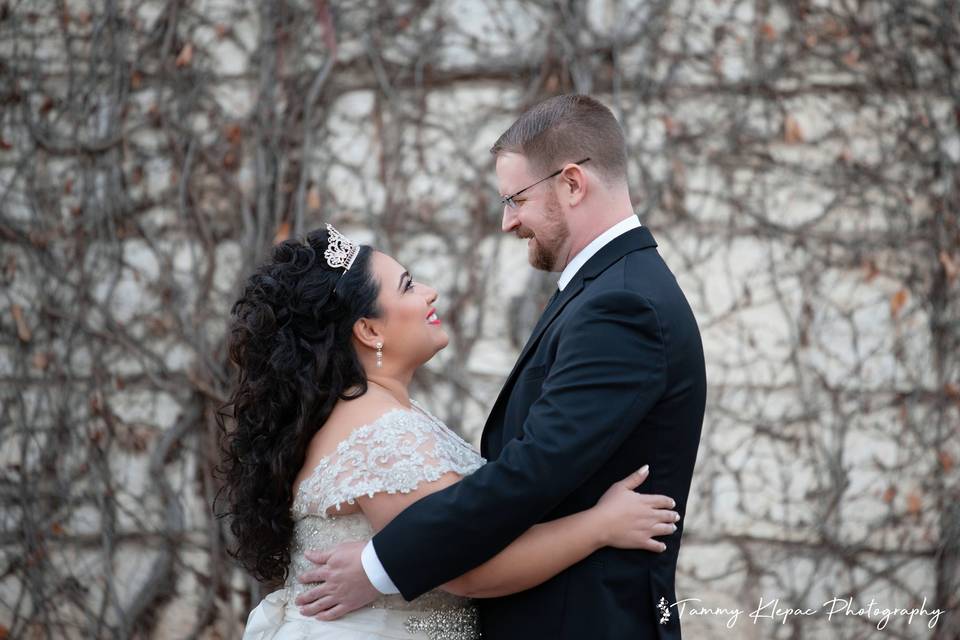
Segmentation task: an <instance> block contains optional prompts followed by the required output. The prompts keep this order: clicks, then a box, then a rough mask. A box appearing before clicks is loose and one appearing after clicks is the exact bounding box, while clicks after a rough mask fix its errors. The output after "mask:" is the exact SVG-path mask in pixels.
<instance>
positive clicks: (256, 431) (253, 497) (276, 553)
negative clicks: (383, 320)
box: [215, 229, 381, 583]
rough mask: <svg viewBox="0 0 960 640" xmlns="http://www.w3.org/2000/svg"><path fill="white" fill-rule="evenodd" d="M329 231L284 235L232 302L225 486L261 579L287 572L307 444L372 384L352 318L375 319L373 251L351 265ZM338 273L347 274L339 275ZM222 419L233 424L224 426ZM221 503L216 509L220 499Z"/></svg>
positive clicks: (241, 548)
mask: <svg viewBox="0 0 960 640" xmlns="http://www.w3.org/2000/svg"><path fill="white" fill-rule="evenodd" d="M327 241H328V234H327V231H326V229H317V230H314V231H311V232H310V233H308V234H307V237H306V241H302V240H286V241H284V242H281V243H280V244H278V245H276V246H275V247H274V249H273V254H272V256H271V258H270V259H269V260H268V261H267V262H265V263H264V264H263V265H261V266H260V267H259V268H258V269H257V270H256V272H255V273H254V274H253V275H251V276H250V278H249V279H248V280H247V282H246V284H245V286H244V288H243V293H242V294H241V296H240V298H239V299H238V300H237V301H236V302H235V303H234V305H233V308H232V309H231V312H230V313H231V318H232V320H231V325H230V331H229V343H228V349H229V355H230V360H231V361H232V362H233V363H234V364H235V365H236V366H237V368H238V369H239V376H238V380H237V384H236V387H235V389H234V391H233V393H232V395H231V397H230V399H229V400H228V402H227V403H226V404H224V405H223V406H221V407H220V410H219V411H218V412H217V421H218V423H219V424H220V428H221V434H222V438H223V440H222V459H221V464H220V466H219V470H220V473H221V475H222V477H223V480H224V484H223V487H222V489H221V494H220V495H219V496H218V498H220V497H223V498H225V499H226V502H227V510H226V511H224V512H222V513H220V514H219V515H221V516H228V517H229V518H230V530H231V531H232V532H233V535H234V536H235V537H236V547H235V549H231V554H232V555H233V556H234V557H235V558H236V559H237V561H238V562H239V563H240V564H241V565H242V566H243V567H244V568H245V569H247V570H248V571H249V572H250V573H251V574H253V576H254V577H256V578H257V579H258V580H260V581H262V582H266V583H276V582H278V581H282V580H285V579H286V577H287V568H288V565H289V564H290V542H291V538H292V536H293V518H292V515H291V513H290V507H291V505H292V503H293V481H294V479H295V478H296V476H297V474H298V472H299V471H300V469H301V467H302V466H303V464H304V461H305V459H306V453H307V446H308V444H309V443H310V440H311V438H313V436H314V435H315V434H316V432H317V431H318V430H319V429H320V427H321V426H322V425H323V423H324V422H326V420H327V418H328V417H329V416H330V413H331V412H332V411H333V407H334V405H335V404H336V402H337V400H339V399H345V400H349V399H352V398H357V397H359V396H361V395H363V394H364V393H366V391H367V381H366V376H365V374H364V370H363V367H362V366H361V364H360V360H359V358H358V356H357V353H356V350H355V349H354V347H353V344H352V341H351V336H352V328H353V325H354V323H355V322H356V321H357V320H358V319H360V318H375V317H379V316H380V314H381V310H380V309H379V307H378V306H377V296H378V295H379V291H380V287H379V285H378V283H377V281H376V280H375V279H374V278H373V275H372V273H371V267H370V256H371V254H372V251H373V250H372V249H371V248H370V247H368V246H366V245H363V246H361V247H360V252H359V254H358V255H357V258H356V260H355V261H354V263H353V265H352V266H351V268H350V269H349V271H346V272H344V270H343V269H334V268H331V267H330V266H329V265H328V264H327V261H326V259H325V258H324V256H323V252H324V250H325V249H326V247H327ZM341 274H342V277H341ZM224 417H229V418H232V420H233V422H234V423H235V426H234V428H233V429H232V430H229V429H227V427H226V425H225V422H224V419H223V418H224ZM215 508H216V507H215Z"/></svg>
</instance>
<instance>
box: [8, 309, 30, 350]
mask: <svg viewBox="0 0 960 640" xmlns="http://www.w3.org/2000/svg"><path fill="white" fill-rule="evenodd" d="M11 311H13V321H14V322H15V323H16V324H17V337H18V338H20V341H21V342H30V338H31V336H32V335H33V334H32V333H31V332H30V327H28V326H27V320H26V318H24V317H23V307H21V306H20V305H18V304H16V303H14V304H13V306H12V307H11Z"/></svg>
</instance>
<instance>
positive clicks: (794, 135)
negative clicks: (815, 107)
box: [783, 113, 803, 144]
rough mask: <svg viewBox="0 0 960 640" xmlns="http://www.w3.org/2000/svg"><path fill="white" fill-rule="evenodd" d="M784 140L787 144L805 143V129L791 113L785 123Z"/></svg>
mask: <svg viewBox="0 0 960 640" xmlns="http://www.w3.org/2000/svg"><path fill="white" fill-rule="evenodd" d="M783 140H784V142H786V143H787V144H799V143H801V142H803V129H801V128H800V122H799V121H798V120H797V119H796V118H795V117H794V116H793V115H792V114H789V113H788V114H787V117H786V118H785V119H784V121H783Z"/></svg>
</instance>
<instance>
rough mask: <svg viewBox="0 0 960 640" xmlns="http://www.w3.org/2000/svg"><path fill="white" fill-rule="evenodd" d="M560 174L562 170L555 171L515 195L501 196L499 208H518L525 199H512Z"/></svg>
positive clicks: (586, 159) (581, 161)
mask: <svg viewBox="0 0 960 640" xmlns="http://www.w3.org/2000/svg"><path fill="white" fill-rule="evenodd" d="M589 160H590V158H584V159H583V160H577V161H576V162H574V163H573V164H584V163H585V162H588V161H589ZM562 172H563V168H560V169H557V170H556V171H554V172H553V173H551V174H550V175H548V176H547V177H546V178H541V179H540V180H537V181H536V182H534V183H533V184H531V185H529V186H526V187H524V188H523V189H520V191H517V192H516V193H511V194H510V195H509V196H503V197H502V198H500V206H501V207H502V206H503V205H507V206H508V207H510V208H511V209H516V208H517V207H519V206H520V202H523V201H524V200H525V198H521V199H520V202H517V201H516V200H514V198H516V197H517V196H518V195H520V194H521V193H523V192H524V191H526V190H528V189H533V188H534V187H535V186H537V185H538V184H540V183H541V182H543V181H544V180H549V179H550V178H556V177H557V176H558V175H560V174H561V173H562Z"/></svg>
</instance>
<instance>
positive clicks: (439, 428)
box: [243, 402, 485, 640]
mask: <svg viewBox="0 0 960 640" xmlns="http://www.w3.org/2000/svg"><path fill="white" fill-rule="evenodd" d="M413 407H414V408H413V409H392V410H390V411H388V412H387V413H385V414H383V415H382V416H380V417H379V418H377V419H376V420H375V421H373V422H371V423H369V424H367V425H364V426H362V427H359V428H357V429H355V430H354V431H353V432H352V433H351V434H350V435H349V436H348V437H347V438H345V439H344V440H343V441H342V442H340V443H339V444H338V445H337V448H336V449H335V450H334V452H333V453H331V454H329V455H327V456H325V457H324V458H322V459H321V460H320V462H319V464H317V466H316V467H315V468H314V470H313V472H312V473H311V474H310V476H308V477H307V478H306V479H304V480H303V482H301V483H300V487H299V489H298V490H297V495H296V496H295V497H294V500H293V506H292V508H291V509H292V513H293V519H294V523H295V524H294V535H293V543H292V545H291V549H290V556H291V562H290V567H289V571H288V578H287V580H286V583H285V584H284V586H283V588H281V589H278V590H277V591H274V592H273V593H270V594H269V595H267V596H266V597H265V598H264V599H263V600H262V601H261V602H260V604H259V605H257V607H256V608H255V609H254V610H253V611H251V612H250V616H249V617H248V619H247V626H246V629H245V631H244V635H243V640H307V639H308V638H309V639H311V640H359V639H361V638H396V639H398V640H400V639H403V640H476V639H477V638H479V637H480V631H479V623H478V619H477V612H476V609H475V608H474V607H473V606H472V605H471V603H470V600H469V599H467V598H462V597H459V596H455V595H453V594H450V593H447V592H445V591H440V590H439V589H436V590H433V591H430V592H428V593H425V594H423V595H422V596H420V597H418V598H416V599H414V600H412V601H410V602H407V601H406V600H404V599H403V597H402V596H400V595H386V596H381V597H380V598H379V599H378V600H376V601H375V602H374V603H373V604H371V605H369V606H367V607H364V608H362V609H359V610H357V611H353V612H351V613H348V614H346V615H345V616H343V617H342V618H340V619H339V620H334V621H330V622H325V621H319V620H315V619H313V618H307V617H304V616H302V615H300V613H299V611H298V609H299V608H298V607H297V605H296V604H295V603H294V600H295V598H296V597H297V596H298V595H300V594H301V593H302V592H304V591H307V590H308V589H310V588H312V587H313V586H314V585H304V584H301V583H299V582H298V581H297V576H298V575H300V574H301V573H304V572H305V571H308V570H309V569H312V568H314V567H315V565H314V564H313V563H311V562H310V561H309V560H308V559H307V558H306V557H305V556H304V552H305V551H308V550H313V549H316V550H321V551H322V550H325V549H329V548H331V547H334V546H336V545H338V544H340V543H341V542H350V541H364V540H368V539H370V538H371V537H372V536H373V531H372V529H371V527H370V523H369V522H368V521H367V519H366V517H365V516H364V515H363V513H362V512H354V513H341V514H338V513H337V512H338V511H340V510H341V509H342V506H343V505H344V504H351V505H352V504H355V503H356V498H357V497H359V496H362V495H367V496H373V495H374V494H376V493H379V492H387V493H398V492H400V493H409V492H410V491H413V490H414V489H416V487H417V486H418V485H420V484H421V483H423V482H431V481H433V480H437V479H438V478H440V476H442V475H443V474H444V473H447V472H450V471H452V472H454V473H457V474H459V475H461V476H462V475H467V474H469V473H473V472H474V471H476V470H477V469H478V468H480V466H481V465H483V464H484V462H485V460H484V459H483V458H482V457H481V456H480V454H479V453H477V451H476V450H475V449H473V448H472V447H471V446H470V445H469V444H467V443H466V442H465V441H464V440H463V439H461V438H460V437H459V436H457V435H456V434H455V433H454V432H453V431H451V430H450V429H449V428H448V427H447V426H446V425H445V424H443V422H441V421H440V420H438V419H437V418H436V417H434V416H433V415H431V414H430V413H428V412H427V411H426V410H424V409H423V407H421V406H420V405H419V404H417V403H416V402H414V403H413Z"/></svg>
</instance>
